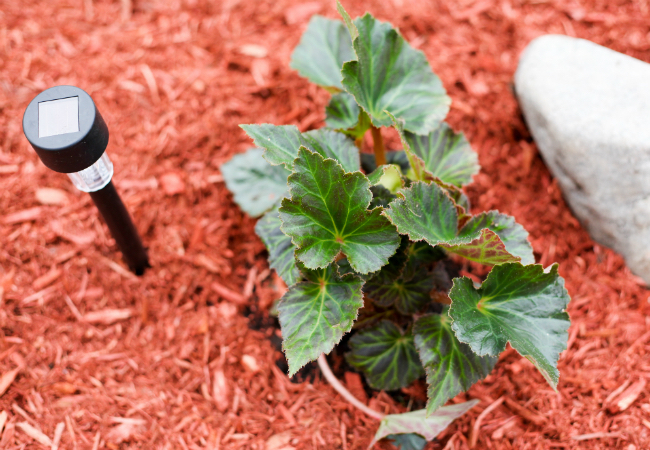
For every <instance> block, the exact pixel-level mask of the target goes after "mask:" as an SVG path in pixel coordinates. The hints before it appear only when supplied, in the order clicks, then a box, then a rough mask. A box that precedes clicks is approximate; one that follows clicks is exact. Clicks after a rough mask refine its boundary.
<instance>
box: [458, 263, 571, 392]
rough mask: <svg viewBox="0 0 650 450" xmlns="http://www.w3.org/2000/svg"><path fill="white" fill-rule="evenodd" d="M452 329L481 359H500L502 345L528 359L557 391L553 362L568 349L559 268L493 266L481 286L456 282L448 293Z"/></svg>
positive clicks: (566, 299) (464, 280)
mask: <svg viewBox="0 0 650 450" xmlns="http://www.w3.org/2000/svg"><path fill="white" fill-rule="evenodd" d="M449 297H450V298H451V300H452V304H451V309H450V311H449V315H450V316H451V318H452V319H453V323H452V326H451V327H452V329H453V330H454V332H455V333H456V337H458V340H459V341H461V342H465V343H467V344H469V345H470V347H472V350H474V352H475V353H477V354H478V355H479V356H483V355H491V356H498V355H499V353H500V352H502V351H503V350H504V349H505V346H506V343H507V342H510V345H511V346H512V347H513V348H514V349H515V350H517V351H518V352H519V353H520V354H521V355H522V356H525V357H526V358H528V359H529V360H530V361H531V362H532V363H533V364H534V365H535V366H536V367H537V368H538V369H539V371H540V372H541V373H542V375H544V378H546V380H547V381H548V382H549V384H550V385H551V386H552V387H553V388H554V389H555V388H556V387H557V383H558V379H559V375H560V373H559V371H558V370H557V367H556V364H557V361H558V358H559V356H560V352H562V351H563V350H565V349H566V342H567V338H568V333H567V330H568V329H569V324H570V323H569V316H568V315H567V313H566V312H564V310H565V309H566V306H567V304H568V303H569V300H570V298H569V294H568V293H567V291H566V289H565V288H564V279H562V277H560V276H559V275H558V273H557V264H554V265H553V266H551V267H550V268H549V271H548V273H546V272H545V271H544V270H543V268H542V266H540V265H529V266H523V265H521V264H519V263H509V264H503V265H500V266H495V267H494V268H493V269H492V271H491V272H490V274H489V275H488V276H487V278H486V279H485V281H484V282H483V284H482V285H481V287H480V288H478V289H476V288H475V287H474V284H473V282H472V280H470V279H469V278H466V277H463V278H456V279H454V286H453V288H452V289H451V292H450V293H449Z"/></svg>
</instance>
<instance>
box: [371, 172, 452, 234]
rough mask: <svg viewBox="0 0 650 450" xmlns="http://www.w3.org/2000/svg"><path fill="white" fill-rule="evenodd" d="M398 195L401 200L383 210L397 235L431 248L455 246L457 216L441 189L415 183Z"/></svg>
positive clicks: (418, 182) (449, 200)
mask: <svg viewBox="0 0 650 450" xmlns="http://www.w3.org/2000/svg"><path fill="white" fill-rule="evenodd" d="M401 193H402V195H403V196H404V198H403V199H399V198H398V199H396V200H394V201H393V202H391V204H390V208H388V209H387V210H385V211H384V215H385V216H386V217H388V219H389V220H390V221H391V223H392V224H393V225H395V226H396V227H397V231H398V232H399V233H400V234H408V236H409V238H410V239H411V240H412V241H421V240H423V239H424V240H425V241H427V242H428V243H429V245H431V246H436V245H438V244H441V243H450V242H454V243H455V240H454V239H455V238H456V233H457V232H458V213H457V211H456V205H454V202H453V201H452V200H451V198H449V196H448V195H447V194H446V193H445V191H444V190H443V189H442V188H440V187H439V186H437V185H435V184H426V183H423V182H421V181H417V182H415V183H413V184H412V185H411V187H410V188H408V189H404V190H402V191H401Z"/></svg>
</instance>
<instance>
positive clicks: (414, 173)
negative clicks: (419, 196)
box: [387, 113, 470, 220]
mask: <svg viewBox="0 0 650 450" xmlns="http://www.w3.org/2000/svg"><path fill="white" fill-rule="evenodd" d="M387 114H388V117H390V119H391V120H392V122H393V127H395V129H396V130H397V134H398V135H399V138H400V140H401V141H402V145H403V146H404V154H405V155H406V157H407V159H408V161H409V166H410V171H409V177H411V178H413V179H414V180H416V181H426V182H427V183H432V182H433V183H435V184H437V185H438V186H440V187H441V188H443V189H444V190H445V191H447V193H448V194H449V196H450V197H451V199H452V200H453V201H454V203H455V204H456V209H457V211H458V219H459V220H462V219H465V218H467V217H468V215H467V213H466V212H467V211H469V209H470V208H469V199H468V198H467V196H466V195H465V193H464V192H463V191H461V190H460V188H458V187H457V186H455V185H453V184H450V183H445V182H444V181H442V180H441V179H440V178H438V177H436V176H434V175H433V174H432V173H431V172H429V171H428V170H427V168H426V164H425V162H424V160H423V159H422V158H420V156H418V155H417V154H416V153H415V152H414V151H413V149H412V148H411V144H410V143H409V141H408V139H407V138H406V132H405V131H404V121H403V120H398V119H396V118H395V117H394V116H393V115H392V114H390V113H387Z"/></svg>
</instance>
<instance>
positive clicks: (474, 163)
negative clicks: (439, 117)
mask: <svg viewBox="0 0 650 450" xmlns="http://www.w3.org/2000/svg"><path fill="white" fill-rule="evenodd" d="M405 137H406V140H407V141H408V143H409V146H410V148H411V149H412V150H413V152H414V153H415V154H416V155H417V156H419V157H420V158H421V159H422V160H423V161H424V168H425V169H426V170H427V171H428V172H429V173H430V174H431V175H433V176H434V177H437V178H439V179H440V180H442V181H443V182H444V183H449V184H453V185H455V186H458V187H461V186H463V185H465V184H468V183H470V182H471V181H472V177H473V176H474V175H476V174H477V173H478V171H479V169H480V166H479V164H478V156H477V155H476V152H474V150H472V147H471V146H470V145H469V142H467V139H466V138H465V136H464V135H463V134H462V133H455V132H454V130H452V129H451V127H450V126H449V125H447V124H446V123H444V122H443V123H441V124H440V126H439V127H438V128H437V129H435V130H434V131H432V132H431V133H429V134H428V135H424V136H419V135H417V134H414V133H410V132H408V131H406V132H405Z"/></svg>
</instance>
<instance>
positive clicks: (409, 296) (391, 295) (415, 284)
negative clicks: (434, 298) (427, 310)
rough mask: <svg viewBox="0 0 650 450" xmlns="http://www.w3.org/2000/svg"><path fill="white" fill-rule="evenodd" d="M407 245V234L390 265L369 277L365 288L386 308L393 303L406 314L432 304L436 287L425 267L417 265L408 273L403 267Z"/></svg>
mask: <svg viewBox="0 0 650 450" xmlns="http://www.w3.org/2000/svg"><path fill="white" fill-rule="evenodd" d="M408 245H409V243H408V239H406V237H405V236H404V237H403V238H402V245H401V246H400V248H399V249H398V250H397V252H396V253H395V255H393V256H392V257H391V258H390V259H389V260H388V264H387V265H385V266H384V267H382V269H381V270H380V271H379V272H378V273H377V274H375V276H373V277H372V278H370V279H369V280H368V282H367V283H366V285H365V286H364V288H363V292H364V294H366V296H367V297H368V298H370V299H371V300H372V301H373V302H374V303H376V304H377V305H379V306H382V307H384V308H385V307H388V306H391V305H393V304H394V305H395V307H396V309H397V310H398V311H399V312H400V313H402V314H404V315H407V314H413V313H416V312H418V311H419V310H420V309H422V308H423V307H424V306H425V305H426V304H427V303H429V302H430V301H431V296H430V295H429V293H430V292H431V290H432V289H433V287H434V283H433V279H432V278H431V277H429V276H428V273H427V269H426V267H418V268H417V269H416V270H415V271H409V272H406V271H405V270H404V268H405V266H406V263H407V260H408V254H407V253H406V248H407V246H408Z"/></svg>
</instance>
